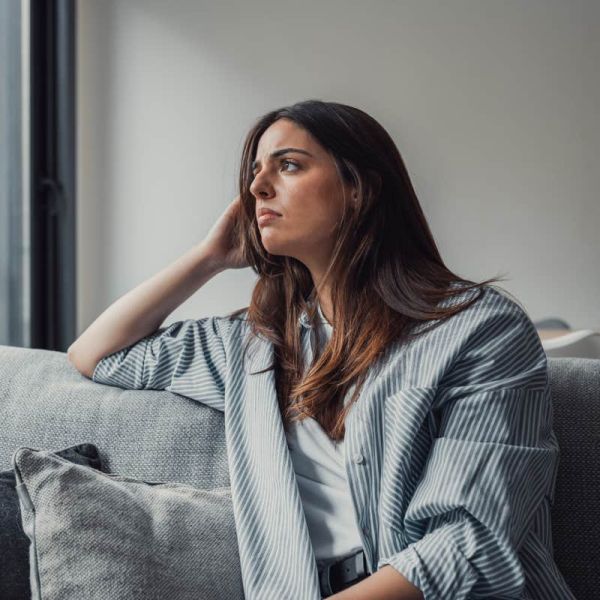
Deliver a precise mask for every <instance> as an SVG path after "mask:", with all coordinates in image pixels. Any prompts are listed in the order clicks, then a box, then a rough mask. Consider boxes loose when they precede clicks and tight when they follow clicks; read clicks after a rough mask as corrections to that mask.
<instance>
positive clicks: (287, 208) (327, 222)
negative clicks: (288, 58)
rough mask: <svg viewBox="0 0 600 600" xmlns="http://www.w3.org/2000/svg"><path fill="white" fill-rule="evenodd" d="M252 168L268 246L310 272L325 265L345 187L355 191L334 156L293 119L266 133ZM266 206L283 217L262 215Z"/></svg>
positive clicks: (253, 190) (279, 122) (252, 187)
mask: <svg viewBox="0 0 600 600" xmlns="http://www.w3.org/2000/svg"><path fill="white" fill-rule="evenodd" d="M286 148H287V150H285V149H286ZM292 149H294V150H292ZM283 150H285V152H283ZM273 153H276V156H272V154H273ZM252 166H253V174H254V179H253V181H252V184H251V185H250V192H251V193H252V195H253V196H254V198H255V200H256V202H255V212H256V216H257V220H258V228H259V231H260V234H261V239H262V243H263V246H264V248H265V250H266V251H267V252H269V253H270V254H274V255H282V256H292V257H294V258H296V259H298V260H300V261H302V262H303V263H304V264H305V265H306V266H307V267H308V268H309V269H310V270H311V271H313V270H318V271H320V270H322V269H324V268H326V266H327V264H328V261H329V258H330V256H331V251H332V249H333V244H334V241H335V230H336V227H337V224H338V222H339V219H340V217H341V215H342V209H343V201H344V200H343V193H344V190H345V193H346V196H347V198H349V197H350V194H351V193H352V188H351V187H350V186H349V185H348V184H345V183H342V182H341V181H340V178H339V176H338V173H337V170H336V168H335V163H334V160H333V157H332V156H331V155H330V154H328V153H327V152H326V151H325V149H324V148H323V147H322V146H321V145H320V144H319V143H318V142H317V141H316V140H315V139H314V138H313V137H312V136H311V135H310V134H309V133H308V132H307V131H305V130H304V129H302V128H300V127H299V126H298V125H296V124H295V123H294V122H293V121H291V120H289V119H279V120H277V121H275V123H273V124H272V125H271V126H270V127H269V128H268V129H267V130H266V131H265V132H264V133H263V134H262V136H261V138H260V140H259V142H258V147H257V149H256V156H255V157H254V162H253V165H252ZM263 208H268V209H271V210H273V211H276V212H277V213H279V215H280V216H276V217H275V218H271V219H268V220H264V219H261V218H260V210H261V209H263Z"/></svg>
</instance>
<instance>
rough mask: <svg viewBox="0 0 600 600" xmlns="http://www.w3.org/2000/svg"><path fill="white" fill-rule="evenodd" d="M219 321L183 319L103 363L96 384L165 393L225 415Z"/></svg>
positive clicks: (104, 359)
mask: <svg viewBox="0 0 600 600" xmlns="http://www.w3.org/2000/svg"><path fill="white" fill-rule="evenodd" d="M218 319H219V318H218V317H205V318H202V319H186V320H183V321H177V322H175V323H172V324H171V325H169V326H167V327H162V328H159V329H158V330H157V331H155V332H154V333H152V334H150V335H148V336H146V337H144V338H142V339H140V340H139V341H137V342H136V343H135V344H132V345H131V346H128V347H126V348H122V349H121V350H119V351H117V352H114V353H113V354H109V355H108V356H105V357H104V358H103V359H101V360H100V361H99V362H98V364H97V365H96V368H95V369H94V373H93V375H92V380H93V381H95V382H97V383H103V384H107V385H113V386H116V387H121V388H124V389H134V390H142V389H150V390H168V391H171V392H174V393H177V394H180V395H183V396H187V397H188V398H192V399H195V400H199V401H201V402H203V403H204V404H207V405H209V406H212V407H213V408H216V409H218V410H221V411H222V410H224V397H225V379H226V370H227V360H226V355H225V347H224V343H223V337H222V333H221V331H220V329H219V325H218Z"/></svg>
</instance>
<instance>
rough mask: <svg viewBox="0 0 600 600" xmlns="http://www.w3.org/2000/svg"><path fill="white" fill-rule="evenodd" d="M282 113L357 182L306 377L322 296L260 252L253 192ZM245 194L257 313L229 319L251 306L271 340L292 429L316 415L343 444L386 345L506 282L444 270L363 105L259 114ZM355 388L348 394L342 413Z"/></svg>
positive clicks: (254, 326) (283, 259)
mask: <svg viewBox="0 0 600 600" xmlns="http://www.w3.org/2000/svg"><path fill="white" fill-rule="evenodd" d="M281 118H286V119H291V120H292V121H294V122H295V123H296V125H298V126H300V127H302V128H304V129H305V130H306V131H307V132H308V133H310V134H311V135H312V136H313V137H314V138H315V139H316V140H317V141H318V142H319V143H320V144H321V145H322V146H323V147H324V148H325V149H326V150H327V151H328V152H329V153H330V154H331V155H332V156H333V158H334V160H335V165H336V168H337V171H338V173H339V176H340V182H341V181H342V180H344V181H346V182H349V183H351V184H352V185H354V186H356V190H357V193H358V198H357V201H355V202H352V203H350V202H345V206H344V214H343V216H342V219H341V221H340V223H339V228H338V234H337V239H336V242H335V246H334V250H333V253H332V258H331V263H330V266H329V270H328V271H327V273H326V274H325V276H324V277H323V280H325V279H327V278H329V279H330V281H331V282H332V284H331V299H332V304H333V323H334V328H333V332H332V336H331V339H330V341H329V343H327V344H325V346H324V347H323V348H322V352H320V354H319V353H318V352H317V353H316V356H315V359H314V361H313V364H312V365H308V369H307V370H306V372H305V365H304V357H303V352H302V345H301V331H300V327H299V324H298V323H299V321H298V320H299V317H300V315H301V313H302V312H303V311H306V312H307V314H308V315H309V319H310V323H311V324H312V325H313V326H316V322H317V321H316V319H317V317H318V314H317V306H316V299H317V295H316V289H315V287H314V284H313V280H312V277H311V274H310V272H309V270H308V269H307V267H306V266H305V265H304V264H303V263H301V262H300V261H298V260H297V259H295V258H292V257H289V256H277V255H271V254H269V253H268V252H267V251H266V250H265V248H264V247H263V245H262V243H261V237H260V231H259V228H258V224H257V221H256V216H255V198H254V196H253V195H252V194H251V193H250V184H251V183H252V179H253V173H252V166H251V164H252V161H253V160H254V158H255V154H256V149H257V146H258V142H259V139H260V137H261V135H262V134H263V132H264V131H265V130H266V129H267V128H268V127H269V126H270V125H271V124H273V123H274V122H275V121H277V120H278V119H281ZM239 192H240V200H241V210H240V216H239V219H238V221H237V231H236V232H235V234H236V235H237V236H238V237H239V239H240V242H241V244H242V248H243V252H244V255H245V258H246V260H247V261H248V262H249V264H250V266H251V268H252V269H253V270H254V271H255V272H256V273H257V274H258V276H259V278H258V281H257V283H256V285H255V287H254V290H253V292H252V299H251V303H250V306H249V307H247V308H242V309H239V310H237V311H234V312H233V313H230V315H229V317H230V318H234V317H237V316H238V315H240V314H241V313H244V312H246V311H247V315H246V319H247V320H248V321H249V323H250V326H251V329H250V330H251V332H252V333H253V334H254V335H258V334H261V335H262V336H263V337H264V338H266V339H267V340H269V341H270V342H272V343H273V346H274V363H273V364H271V365H270V366H269V367H268V368H267V369H265V370H264V371H267V370H271V369H274V372H275V373H274V374H275V383H276V389H277V395H278V399H279V407H280V411H281V415H282V420H283V423H284V427H285V429H286V431H287V430H288V425H289V423H291V422H292V421H294V420H302V419H304V418H306V417H307V416H310V417H313V418H314V419H316V420H317V421H318V422H319V423H320V424H321V426H322V427H323V429H324V430H325V431H326V432H327V433H328V435H329V436H330V438H332V439H333V440H336V441H339V440H342V439H343V438H344V432H345V428H344V419H345V416H346V413H347V411H348V410H349V409H350V406H351V405H352V403H353V402H355V401H356V400H357V398H358V395H359V393H360V389H361V387H362V385H363V383H364V380H365V378H366V376H367V374H368V372H369V371H370V369H371V368H373V367H374V366H375V364H376V362H377V361H378V360H379V359H381V357H382V356H383V354H384V353H385V352H386V350H388V349H389V348H390V346H391V344H394V345H395V346H397V345H399V344H403V343H406V342H408V341H410V340H411V339H414V337H415V336H416V335H417V334H415V333H414V331H412V328H413V326H414V325H418V324H421V325H422V324H423V323H424V322H425V321H436V320H438V321H437V324H439V323H441V322H442V321H443V320H444V319H447V318H449V317H451V316H452V315H454V314H456V313H458V312H460V311H461V310H464V309H465V308H467V307H468V306H470V305H471V304H472V303H473V302H476V301H477V299H478V298H479V297H480V295H481V293H482V292H483V290H482V289H481V288H482V287H483V286H484V285H488V284H490V283H491V282H493V281H501V280H502V279H500V278H498V277H496V278H490V279H487V280H485V281H483V282H481V283H476V282H474V281H471V280H468V279H463V278H461V277H459V276H457V275H456V274H454V273H452V272H451V271H450V270H449V269H448V268H447V267H446V265H445V264H444V263H443V261H442V258H441V256H440V253H439V251H438V249H437V246H436V243H435V241H434V239H433V236H432V234H431V231H430V229H429V225H428V223H427V221H426V219H425V215H424V213H423V210H422V208H421V206H420V204H419V201H418V199H417V196H416V194H415V191H414V189H413V186H412V183H411V181H410V178H409V176H408V172H407V170H406V167H405V166H404V161H403V159H402V157H401V155H400V152H399V151H398V149H397V148H396V145H395V144H394V142H393V140H392V138H391V137H390V135H389V134H388V133H387V132H386V131H385V129H384V128H383V127H382V126H381V125H380V124H379V123H378V122H377V121H376V120H375V119H374V118H373V117H371V116H369V115H368V114H367V113H365V112H363V111H362V110H359V109H358V108H354V107H352V106H348V105H345V104H338V103H336V102H324V101H321V100H306V101H304V102H298V103H296V104H293V105H292V106H286V107H282V108H279V109H277V110H273V111H271V112H269V113H267V114H266V115H264V116H263V117H261V118H259V119H258V120H257V121H256V123H255V124H254V126H253V127H252V128H251V130H250V131H249V133H248V135H247V137H246V140H245V143H244V148H243V152H242V158H241V166H240V176H239ZM457 283H458V284H459V285H458V286H456V285H454V284H457ZM473 288H480V289H479V294H478V295H477V296H476V297H473V298H471V299H469V300H467V301H466V302H463V303H460V304H456V303H455V304H454V305H452V306H450V307H449V308H448V307H446V308H443V309H442V308H440V307H438V306H437V305H438V303H439V301H440V300H442V299H444V298H451V297H453V296H456V295H458V294H463V293H464V292H465V291H467V290H470V289H473ZM437 324H434V326H436V325H437ZM425 331H428V329H422V330H421V331H420V334H422V333H424V332H425ZM264 371H259V372H264ZM353 385H354V386H355V389H354V393H353V396H352V398H351V399H350V401H349V403H348V405H347V406H346V407H344V398H345V396H346V394H347V392H348V390H349V389H350V388H351V387H352V386H353Z"/></svg>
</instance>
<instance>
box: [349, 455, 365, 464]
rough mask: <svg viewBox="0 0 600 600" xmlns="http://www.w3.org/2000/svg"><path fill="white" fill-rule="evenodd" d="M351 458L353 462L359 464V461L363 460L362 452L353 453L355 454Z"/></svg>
mask: <svg viewBox="0 0 600 600" xmlns="http://www.w3.org/2000/svg"><path fill="white" fill-rule="evenodd" d="M352 460H353V461H354V462H355V463H357V464H359V465H360V464H361V463H363V462H364V461H365V457H364V456H363V455H362V454H360V453H359V454H355V455H354V456H353V457H352Z"/></svg>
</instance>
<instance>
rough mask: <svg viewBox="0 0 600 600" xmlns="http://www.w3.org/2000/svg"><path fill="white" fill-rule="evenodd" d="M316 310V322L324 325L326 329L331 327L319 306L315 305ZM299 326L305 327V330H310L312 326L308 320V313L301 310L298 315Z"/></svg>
mask: <svg viewBox="0 0 600 600" xmlns="http://www.w3.org/2000/svg"><path fill="white" fill-rule="evenodd" d="M317 310H318V314H317V319H318V322H319V323H321V324H323V325H326V326H328V327H331V324H330V323H329V322H328V321H327V319H326V318H325V315H324V314H323V312H322V311H321V305H320V304H317ZM299 321H300V324H301V325H302V326H303V327H305V328H306V329H312V325H311V324H310V321H309V318H308V312H307V311H306V310H303V311H302V312H301V313H300V318H299Z"/></svg>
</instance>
